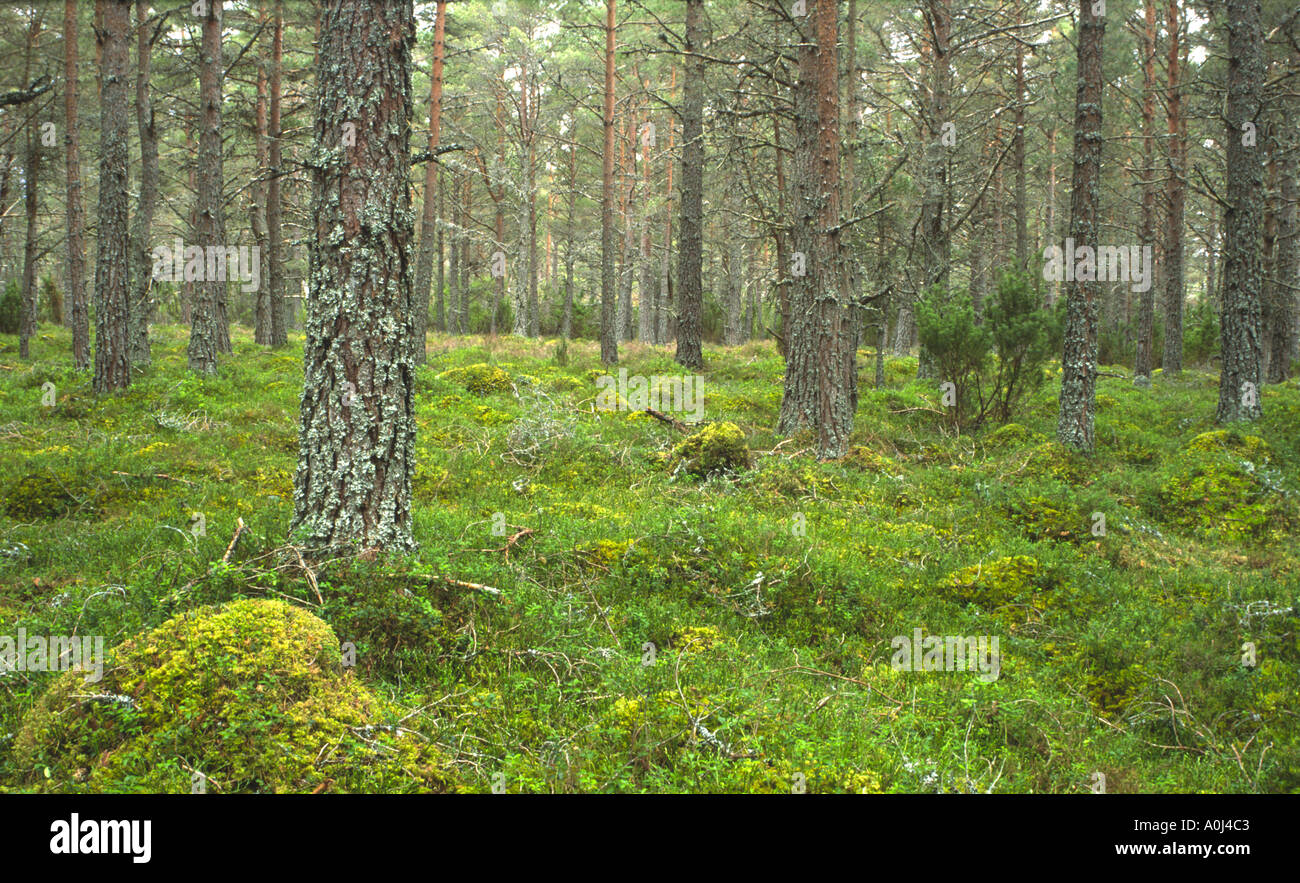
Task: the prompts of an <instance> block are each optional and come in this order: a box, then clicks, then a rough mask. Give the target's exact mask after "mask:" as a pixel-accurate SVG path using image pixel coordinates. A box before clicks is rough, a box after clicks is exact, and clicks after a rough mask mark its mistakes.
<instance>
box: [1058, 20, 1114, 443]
mask: <svg viewBox="0 0 1300 883" xmlns="http://www.w3.org/2000/svg"><path fill="white" fill-rule="evenodd" d="M1093 8H1094V3H1093V0H1080V2H1079V18H1078V21H1079V38H1078V40H1079V48H1078V59H1079V60H1078V71H1079V86H1078V91H1077V93H1076V97H1075V110H1074V178H1073V182H1072V186H1071V191H1070V236H1071V237H1072V238H1073V239H1074V242H1075V243H1076V244H1077V245H1087V246H1089V247H1092V248H1094V249H1095V248H1096V247H1097V245H1098V242H1097V237H1098V234H1099V232H1100V229H1101V228H1100V223H1099V219H1098V217H1097V206H1098V203H1099V201H1100V192H1099V191H1100V188H1101V154H1102V143H1103V141H1104V140H1105V133H1104V132H1103V130H1102V120H1101V100H1102V86H1103V83H1104V79H1103V77H1104V74H1103V73H1102V67H1101V60H1102V38H1103V36H1104V34H1105V31H1106V20H1105V18H1103V17H1100V16H1096V15H1094V14H1093ZM1073 258H1074V256H1073V255H1067V256H1066V258H1065V259H1066V260H1073ZM1099 293H1100V286H1099V285H1098V283H1097V282H1096V281H1093V280H1092V279H1084V280H1080V279H1078V278H1077V277H1076V279H1075V280H1074V281H1073V282H1072V283H1070V287H1069V289H1068V292H1067V294H1066V326H1065V349H1064V352H1063V354H1062V356H1061V398H1060V412H1059V415H1058V417H1057V423H1056V438H1057V440H1058V441H1059V442H1060V443H1061V444H1063V445H1066V446H1068V447H1071V448H1074V449H1075V450H1078V451H1082V452H1084V453H1088V454H1091V453H1092V452H1093V447H1094V438H1093V428H1094V427H1093V418H1094V415H1095V410H1096V404H1097V403H1096V393H1097V306H1098V304H1097V300H1098V295H1099Z"/></svg>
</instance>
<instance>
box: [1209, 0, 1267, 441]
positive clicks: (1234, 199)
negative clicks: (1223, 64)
mask: <svg viewBox="0 0 1300 883" xmlns="http://www.w3.org/2000/svg"><path fill="white" fill-rule="evenodd" d="M1227 27H1228V95H1227V100H1226V102H1225V104H1224V117H1225V119H1226V121H1227V132H1226V137H1227V154H1228V157H1227V159H1228V163H1227V186H1226V188H1225V192H1226V199H1225V201H1226V202H1227V207H1226V209H1225V211H1224V214H1225V219H1224V220H1225V224H1224V229H1225V232H1226V236H1225V237H1224V248H1223V256H1224V266H1223V313H1222V316H1221V319H1220V328H1221V333H1222V346H1221V352H1222V358H1223V366H1222V369H1221V371H1220V374H1219V406H1218V409H1217V410H1216V412H1215V420H1216V421H1218V422H1219V423H1233V422H1236V421H1239V420H1256V419H1258V418H1259V416H1260V414H1261V409H1260V394H1259V384H1260V379H1261V378H1260V327H1259V326H1260V292H1261V286H1262V281H1263V280H1262V275H1261V268H1260V221H1261V217H1262V215H1263V201H1264V199H1263V196H1264V194H1263V190H1264V186H1263V185H1264V166H1263V159H1262V157H1261V144H1260V143H1259V141H1258V139H1257V138H1250V137H1246V134H1247V129H1250V128H1253V127H1254V126H1257V125H1260V124H1262V122H1263V121H1262V119H1261V116H1260V110H1261V108H1260V89H1261V87H1262V84H1263V82H1264V51H1263V31H1262V29H1261V25H1260V0H1227Z"/></svg>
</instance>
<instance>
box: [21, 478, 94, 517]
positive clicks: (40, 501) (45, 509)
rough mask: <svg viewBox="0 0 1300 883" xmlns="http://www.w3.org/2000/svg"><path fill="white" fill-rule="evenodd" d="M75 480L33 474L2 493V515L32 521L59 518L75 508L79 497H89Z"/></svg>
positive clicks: (86, 490)
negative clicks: (3, 513)
mask: <svg viewBox="0 0 1300 883" xmlns="http://www.w3.org/2000/svg"><path fill="white" fill-rule="evenodd" d="M80 485H81V483H80V482H79V481H78V480H77V478H76V476H74V475H70V474H67V473H64V474H62V475H56V474H54V473H52V472H32V473H29V474H27V475H24V476H23V477H22V478H20V479H18V480H17V481H16V482H14V483H13V484H12V485H10V486H9V487H7V488H5V492H4V512H5V514H6V515H8V516H9V517H11V518H17V519H20V520H23V521H35V520H36V519H38V518H58V517H59V516H60V515H63V514H64V513H65V512H67V511H68V510H70V509H74V508H76V506H77V502H78V500H77V497H78V494H77V493H74V490H75V491H77V492H79V493H80V494H81V495H85V494H87V493H89V489H88V488H85V487H82V486H80Z"/></svg>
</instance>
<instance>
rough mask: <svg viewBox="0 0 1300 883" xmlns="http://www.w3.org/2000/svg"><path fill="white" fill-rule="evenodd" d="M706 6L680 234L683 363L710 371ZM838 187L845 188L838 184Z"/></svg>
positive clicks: (689, 89)
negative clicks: (705, 342) (706, 329)
mask: <svg viewBox="0 0 1300 883" xmlns="http://www.w3.org/2000/svg"><path fill="white" fill-rule="evenodd" d="M703 9H704V0H686V50H685V54H686V59H685V71H684V75H683V77H682V80H683V82H682V219H681V223H680V224H679V227H678V229H679V231H680V232H679V233H678V234H677V357H676V358H677V363H678V364H679V365H682V366H683V367H686V368H690V369H692V370H695V371H699V370H701V369H703V367H704V351H703V349H702V341H701V335H702V334H703V327H702V326H703V319H704V316H703V313H704V279H703V275H702V274H703V265H704V231H703V218H704V56H703V55H701V54H700V53H701V50H702V49H703V48H704V26H703V23H702V22H701V16H702V15H703ZM835 186H836V187H838V186H839V182H838V181H837V182H836V185H835Z"/></svg>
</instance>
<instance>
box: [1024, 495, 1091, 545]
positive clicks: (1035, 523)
mask: <svg viewBox="0 0 1300 883" xmlns="http://www.w3.org/2000/svg"><path fill="white" fill-rule="evenodd" d="M1011 519H1012V520H1013V521H1015V522H1017V523H1019V524H1021V525H1023V526H1024V528H1025V530H1026V532H1027V533H1028V534H1029V535H1030V536H1032V537H1035V538H1037V539H1073V538H1075V537H1077V536H1079V535H1081V534H1083V533H1086V532H1087V531H1084V530H1083V529H1084V528H1085V527H1086V526H1087V525H1086V524H1085V523H1084V522H1083V520H1082V516H1080V515H1079V514H1078V513H1077V512H1071V511H1068V510H1063V509H1060V508H1058V507H1057V505H1056V501H1054V500H1049V499H1047V498H1046V497H1033V498H1032V499H1029V500H1026V501H1025V502H1023V503H1020V504H1017V505H1016V506H1014V507H1013V508H1012V511H1011Z"/></svg>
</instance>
